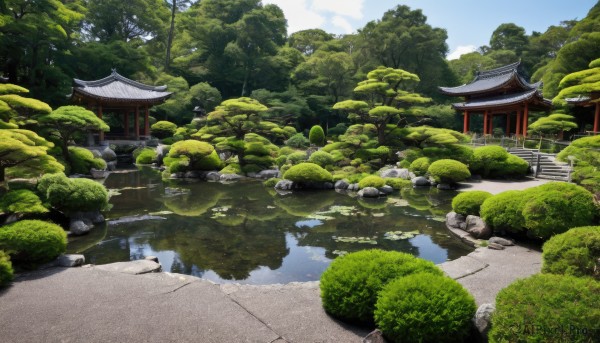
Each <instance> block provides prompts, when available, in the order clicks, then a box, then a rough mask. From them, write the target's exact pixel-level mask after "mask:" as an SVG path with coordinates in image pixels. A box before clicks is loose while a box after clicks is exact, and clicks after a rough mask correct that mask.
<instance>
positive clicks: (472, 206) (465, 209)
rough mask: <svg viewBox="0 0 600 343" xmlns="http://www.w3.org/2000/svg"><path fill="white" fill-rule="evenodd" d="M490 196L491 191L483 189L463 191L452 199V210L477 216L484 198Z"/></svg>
mask: <svg viewBox="0 0 600 343" xmlns="http://www.w3.org/2000/svg"><path fill="white" fill-rule="evenodd" d="M491 196H492V193H490V192H485V191H468V192H463V193H460V194H459V195H457V196H456V197H454V199H452V210H453V211H454V212H456V213H458V214H462V215H465V216H468V215H474V216H479V210H480V208H481V204H483V202H484V201H485V199H487V198H489V197H491Z"/></svg>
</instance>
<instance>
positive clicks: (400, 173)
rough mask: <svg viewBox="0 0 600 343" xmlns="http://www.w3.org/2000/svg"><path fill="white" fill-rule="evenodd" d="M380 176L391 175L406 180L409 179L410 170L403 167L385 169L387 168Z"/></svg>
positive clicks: (387, 176)
mask: <svg viewBox="0 0 600 343" xmlns="http://www.w3.org/2000/svg"><path fill="white" fill-rule="evenodd" d="M381 177H383V178H389V177H393V178H401V179H405V180H408V179H410V172H409V171H408V169H406V168H403V169H398V168H392V169H387V170H384V171H382V172H381Z"/></svg>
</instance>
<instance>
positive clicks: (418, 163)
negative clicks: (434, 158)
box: [408, 157, 431, 176]
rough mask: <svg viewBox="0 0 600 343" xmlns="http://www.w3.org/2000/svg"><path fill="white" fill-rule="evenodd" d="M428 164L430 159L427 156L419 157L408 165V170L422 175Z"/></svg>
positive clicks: (425, 171)
mask: <svg viewBox="0 0 600 343" xmlns="http://www.w3.org/2000/svg"><path fill="white" fill-rule="evenodd" d="M430 165H431V160H430V159H429V157H419V158H417V159H416V160H414V161H413V162H412V163H411V164H410V165H409V167H408V170H410V171H411V172H413V173H414V174H415V175H417V176H423V175H425V174H426V173H427V170H428V169H429V166H430Z"/></svg>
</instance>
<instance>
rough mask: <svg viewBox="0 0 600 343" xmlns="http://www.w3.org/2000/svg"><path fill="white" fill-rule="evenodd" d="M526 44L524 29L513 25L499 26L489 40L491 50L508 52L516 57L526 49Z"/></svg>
mask: <svg viewBox="0 0 600 343" xmlns="http://www.w3.org/2000/svg"><path fill="white" fill-rule="evenodd" d="M527 43H528V40H527V35H526V34H525V29H524V28H522V27H521V26H518V25H516V24H513V23H504V24H500V26H498V27H497V28H496V29H495V30H494V32H493V33H492V37H491V38H490V48H491V49H492V50H510V51H514V52H515V54H516V55H517V56H521V53H522V52H523V50H524V49H525V48H526V46H527Z"/></svg>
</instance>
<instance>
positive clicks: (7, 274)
mask: <svg viewBox="0 0 600 343" xmlns="http://www.w3.org/2000/svg"><path fill="white" fill-rule="evenodd" d="M12 279H13V268H12V263H11V262H10V256H9V255H7V254H6V253H5V252H4V251H2V250H0V287H2V286H6V285H8V284H9V283H10V282H11V281H12Z"/></svg>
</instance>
